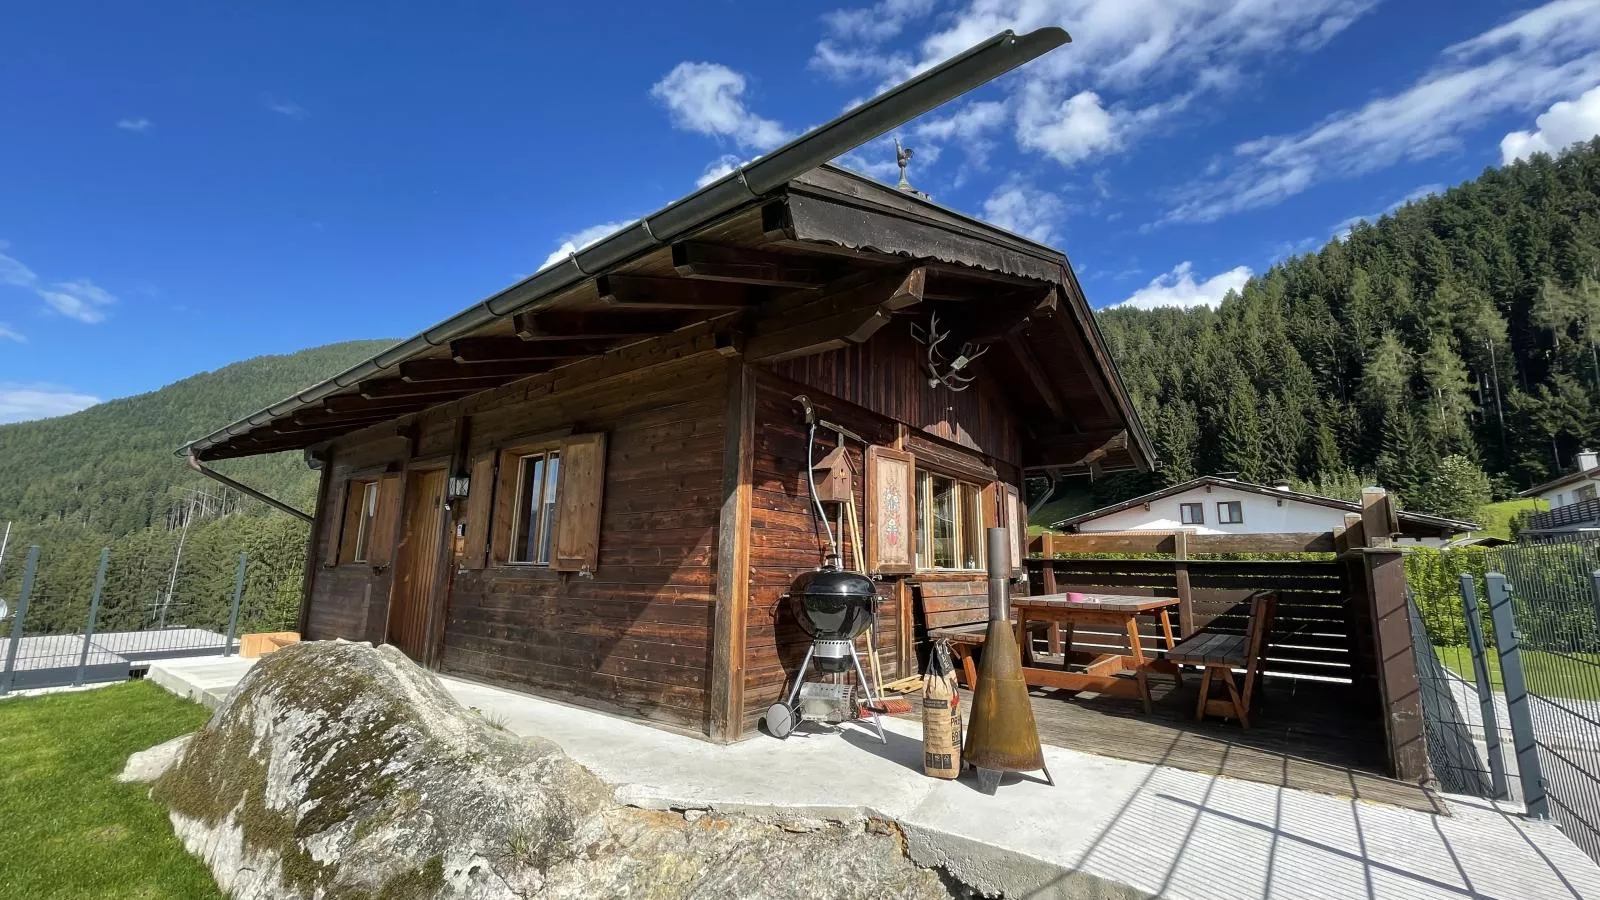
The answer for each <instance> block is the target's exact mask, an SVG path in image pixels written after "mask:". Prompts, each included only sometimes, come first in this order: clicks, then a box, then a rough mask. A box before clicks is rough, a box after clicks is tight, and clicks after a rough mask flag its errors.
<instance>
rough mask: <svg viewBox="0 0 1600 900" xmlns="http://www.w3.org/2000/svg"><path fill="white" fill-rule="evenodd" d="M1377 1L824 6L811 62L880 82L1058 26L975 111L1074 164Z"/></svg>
mask: <svg viewBox="0 0 1600 900" xmlns="http://www.w3.org/2000/svg"><path fill="white" fill-rule="evenodd" d="M1375 3H1376V0H1178V2H1175V0H965V2H963V3H961V4H960V5H959V6H958V7H957V8H956V9H955V10H953V11H952V12H951V13H949V14H946V15H935V14H934V10H932V9H930V8H926V4H924V3H921V2H916V0H900V2H895V0H885V2H882V3H879V4H878V5H876V6H873V7H871V8H869V9H863V10H856V11H851V12H848V13H845V12H835V13H831V14H829V15H828V16H826V17H824V23H825V25H826V26H827V31H828V34H827V36H826V37H825V38H824V39H823V40H821V41H820V42H818V44H817V45H816V47H815V50H814V53H813V55H812V59H811V65H812V67H813V68H815V69H818V70H820V71H822V72H825V73H827V74H829V75H831V76H833V77H835V78H839V79H841V80H846V79H854V78H868V79H874V80H876V81H878V87H879V88H880V89H881V88H883V87H887V86H889V85H891V84H893V83H895V82H898V81H901V80H903V79H905V78H907V77H909V76H911V75H914V74H916V73H918V72H922V71H925V70H926V69H928V68H930V67H932V66H934V65H936V64H938V63H939V62H941V61H943V60H945V59H948V58H949V57H951V56H953V55H954V54H956V53H959V52H961V51H963V50H966V49H967V48H968V47H971V46H972V45H973V44H976V43H977V42H979V41H981V40H984V39H987V38H988V37H990V36H992V35H993V34H994V33H995V32H997V31H1000V30H1002V29H1007V28H1010V29H1013V30H1015V31H1018V32H1026V31H1032V30H1034V29H1036V28H1040V27H1044V26H1056V25H1059V26H1064V27H1065V28H1066V29H1067V30H1068V31H1069V32H1070V33H1071V34H1074V35H1077V36H1078V37H1079V39H1080V40H1079V41H1078V42H1077V43H1074V44H1073V45H1072V46H1071V47H1067V48H1063V49H1062V50H1059V51H1057V52H1055V53H1051V54H1048V55H1046V56H1045V57H1043V58H1042V59H1039V60H1036V61H1034V62H1032V63H1030V64H1029V65H1028V66H1027V68H1025V69H1024V70H1022V72H1021V73H1020V74H1019V76H1018V77H1016V78H1012V79H1007V80H1006V81H1004V82H1001V89H1002V90H1004V91H1006V92H1007V93H1008V98H1007V101H1005V103H1004V105H1003V107H994V108H990V109H985V110H984V112H983V114H984V115H986V116H987V115H993V114H994V113H995V112H1000V111H1004V112H1007V113H1009V114H1012V115H1015V117H1016V120H1017V121H1016V126H1017V128H1016V139H1017V142H1018V144H1019V145H1020V146H1021V147H1022V148H1023V149H1025V150H1028V151H1032V152H1036V153H1039V154H1042V155H1045V156H1048V157H1050V158H1052V159H1054V160H1056V161H1058V162H1060V163H1062V164H1063V165H1074V164H1077V163H1080V162H1082V161H1083V160H1085V159H1088V158H1091V157H1094V156H1098V155H1103V154H1109V153H1114V152H1117V151H1119V150H1121V149H1123V148H1125V147H1127V146H1129V145H1130V144H1131V143H1132V142H1133V141H1134V139H1135V138H1137V137H1138V136H1139V134H1140V133H1142V132H1143V131H1147V130H1148V129H1149V128H1151V127H1152V126H1154V125H1155V124H1156V123H1157V122H1158V121H1160V120H1162V119H1163V118H1165V117H1167V116H1170V115H1171V114H1172V113H1175V112H1178V111H1179V110H1181V109H1183V108H1184V107H1185V106H1186V105H1187V104H1188V103H1189V101H1190V100H1191V99H1192V98H1193V97H1194V96H1196V95H1197V94H1199V93H1201V92H1221V91H1228V90H1232V89H1234V88H1236V87H1237V86H1238V85H1240V84H1243V83H1245V81H1246V79H1247V74H1248V72H1247V67H1248V66H1250V65H1251V64H1253V63H1257V62H1259V61H1260V60H1263V59H1266V58H1270V57H1274V56H1279V55H1285V54H1290V53H1304V52H1308V51H1310V50H1314V49H1316V48H1317V47H1320V46H1321V45H1322V44H1324V43H1326V42H1327V41H1328V40H1330V39H1331V38H1332V37H1334V36H1335V35H1337V34H1338V33H1339V32H1341V31H1342V30H1344V29H1345V28H1346V27H1348V26H1349V24H1350V23H1351V22H1352V21H1354V20H1355V19H1357V18H1359V17H1360V16H1361V15H1362V14H1364V13H1365V12H1366V11H1367V10H1368V9H1370V8H1371V7H1372V6H1373V5H1374V4H1375ZM908 10H909V11H908ZM919 20H926V21H929V22H933V23H935V24H934V25H933V27H932V30H931V32H930V33H927V34H924V35H923V37H922V38H921V40H920V41H918V42H917V43H916V45H915V49H914V55H910V56H908V55H907V54H905V53H904V52H896V51H893V50H891V49H890V48H889V46H887V45H886V43H885V42H886V41H888V40H890V39H891V38H894V37H896V36H899V35H901V34H902V33H903V32H904V31H906V30H908V29H910V28H911V27H913V25H914V24H916V23H917V22H918V21H919ZM1018 95H1020V97H1019V96H1018ZM1018 101H1020V102H1018ZM975 105H976V104H975ZM974 149H976V150H977V151H979V152H978V154H977V158H978V160H979V161H980V162H981V160H982V157H983V153H984V152H986V150H987V147H986V146H984V145H983V144H982V143H979V144H978V145H977V146H976V147H975V148H974Z"/></svg>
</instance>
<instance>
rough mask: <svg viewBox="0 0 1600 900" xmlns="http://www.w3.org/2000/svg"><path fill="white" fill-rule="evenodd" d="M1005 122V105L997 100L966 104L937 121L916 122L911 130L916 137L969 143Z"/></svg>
mask: <svg viewBox="0 0 1600 900" xmlns="http://www.w3.org/2000/svg"><path fill="white" fill-rule="evenodd" d="M1005 121H1006V105H1005V104H1004V103H1001V102H999V101H997V100H983V101H979V102H977V103H968V104H967V105H966V106H963V107H961V108H960V109H957V110H956V111H955V112H954V113H951V114H950V115H948V116H945V117H943V118H939V119H929V120H927V121H924V122H918V123H917V125H916V127H915V128H914V129H913V133H915V134H916V135H917V136H918V137H925V138H931V139H933V140H938V141H948V140H950V139H951V138H960V139H961V140H963V141H970V140H972V139H974V138H977V137H981V136H982V135H984V134H986V133H988V132H990V131H992V130H994V129H996V128H999V127H1000V126H1001V125H1004V124H1005Z"/></svg>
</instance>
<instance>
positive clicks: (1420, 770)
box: [1352, 547, 1433, 783]
mask: <svg viewBox="0 0 1600 900" xmlns="http://www.w3.org/2000/svg"><path fill="white" fill-rule="evenodd" d="M1353 553H1354V554H1355V555H1356V556H1357V557H1358V559H1359V561H1360V565H1359V569H1360V573H1359V574H1360V580H1359V581H1358V582H1357V583H1356V584H1354V585H1352V587H1353V588H1358V589H1359V593H1360V594H1362V595H1364V596H1357V597H1354V598H1352V599H1353V600H1355V601H1356V602H1361V603H1364V604H1366V605H1367V606H1368V610H1369V615H1370V617H1371V620H1370V621H1371V628H1372V632H1371V634H1372V657H1373V659H1372V663H1371V664H1375V666H1376V668H1377V673H1376V674H1377V687H1378V696H1379V699H1380V708H1381V712H1382V715H1383V731H1384V737H1385V738H1386V741H1387V750H1388V756H1389V774H1391V775H1393V776H1394V777H1395V778H1400V779H1403V780H1405V781H1411V782H1415V783H1421V782H1424V781H1429V780H1431V779H1432V777H1433V776H1432V772H1431V771H1430V770H1429V768H1428V748H1427V744H1426V743H1425V738H1424V735H1423V717H1422V686H1421V682H1420V681H1419V679H1418V677H1417V660H1416V656H1415V655H1414V653H1413V650H1412V646H1411V618H1410V614H1409V612H1408V611H1407V608H1406V571H1405V556H1404V554H1402V553H1401V551H1399V550H1398V549H1395V548H1393V547H1382V548H1369V549H1366V550H1359V551H1353Z"/></svg>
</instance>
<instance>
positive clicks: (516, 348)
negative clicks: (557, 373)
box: [450, 337, 615, 363]
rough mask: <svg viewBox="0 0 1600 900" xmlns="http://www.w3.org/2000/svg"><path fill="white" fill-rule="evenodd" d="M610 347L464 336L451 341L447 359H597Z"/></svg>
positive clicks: (604, 342) (596, 343)
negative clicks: (588, 357) (590, 357)
mask: <svg viewBox="0 0 1600 900" xmlns="http://www.w3.org/2000/svg"><path fill="white" fill-rule="evenodd" d="M613 346H615V342H613V341H607V340H593V341H582V340H580V341H567V340H563V341H525V340H523V339H522V338H517V337H467V338H460V339H457V340H454V341H451V342H450V357H451V358H452V359H454V360H455V361H456V362H458V363H492V362H527V361H530V360H564V359H582V358H583V357H585V356H599V355H600V354H602V353H604V352H606V351H607V350H610V349H611V348H612V347H613Z"/></svg>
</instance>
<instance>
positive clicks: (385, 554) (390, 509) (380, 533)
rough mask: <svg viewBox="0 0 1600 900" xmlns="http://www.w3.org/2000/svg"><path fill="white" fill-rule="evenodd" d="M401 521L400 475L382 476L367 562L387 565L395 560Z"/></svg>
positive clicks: (369, 539)
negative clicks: (396, 527)
mask: <svg viewBox="0 0 1600 900" xmlns="http://www.w3.org/2000/svg"><path fill="white" fill-rule="evenodd" d="M399 523H400V475H399V473H394V474H390V475H383V476H380V477H379V478H378V508H377V510H375V511H374V514H373V517H372V534H371V535H369V536H368V537H367V562H369V563H371V564H372V565H374V566H387V565H388V564H389V563H391V562H393V561H394V545H395V541H396V540H397V539H398V535H397V534H396V533H395V526H396V525H398V524H399Z"/></svg>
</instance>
